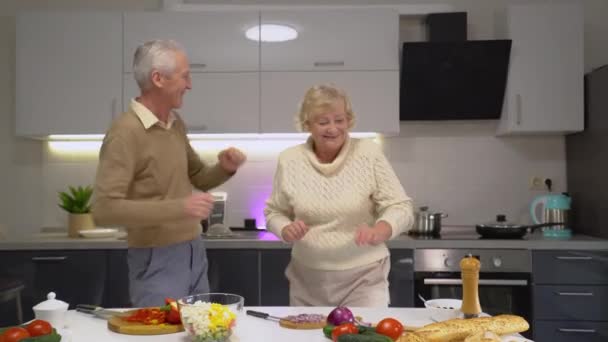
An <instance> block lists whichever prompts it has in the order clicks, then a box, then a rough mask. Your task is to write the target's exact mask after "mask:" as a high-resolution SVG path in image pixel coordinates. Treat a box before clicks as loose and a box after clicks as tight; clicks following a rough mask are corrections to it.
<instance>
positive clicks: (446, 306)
mask: <svg viewBox="0 0 608 342" xmlns="http://www.w3.org/2000/svg"><path fill="white" fill-rule="evenodd" d="M424 306H425V307H427V308H428V309H431V318H432V319H433V320H435V321H438V322H441V321H447V320H449V319H454V318H460V317H462V316H463V315H462V311H460V307H461V306H462V300H460V299H452V298H439V299H431V300H427V301H426V302H425V303H424Z"/></svg>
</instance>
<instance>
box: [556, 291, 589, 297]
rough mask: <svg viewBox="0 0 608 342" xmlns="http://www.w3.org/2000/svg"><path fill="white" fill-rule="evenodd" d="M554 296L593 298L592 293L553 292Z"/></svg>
mask: <svg viewBox="0 0 608 342" xmlns="http://www.w3.org/2000/svg"><path fill="white" fill-rule="evenodd" d="M555 294H556V295H558V296H567V297H593V292H555Z"/></svg>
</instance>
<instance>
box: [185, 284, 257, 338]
mask: <svg viewBox="0 0 608 342" xmlns="http://www.w3.org/2000/svg"><path fill="white" fill-rule="evenodd" d="M244 304H245V299H244V298H243V297H241V296H239V295H236V294H230V293H203V294H196V295H191V296H187V297H183V298H180V299H179V300H178V301H177V305H178V306H179V312H180V315H181V318H182V324H183V325H184V329H185V330H186V331H187V332H188V334H189V335H190V337H191V339H192V340H193V341H196V342H224V341H227V340H228V338H230V336H231V335H232V332H233V330H234V327H235V326H236V321H237V317H238V316H240V315H241V314H242V312H243V305H244Z"/></svg>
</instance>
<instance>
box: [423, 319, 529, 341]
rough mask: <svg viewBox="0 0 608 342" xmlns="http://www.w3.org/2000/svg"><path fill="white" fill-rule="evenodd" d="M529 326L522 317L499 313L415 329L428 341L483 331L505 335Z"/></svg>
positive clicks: (465, 335)
mask: <svg viewBox="0 0 608 342" xmlns="http://www.w3.org/2000/svg"><path fill="white" fill-rule="evenodd" d="M529 328H530V326H529V325H528V322H526V320H525V319H523V318H522V317H519V316H514V315H499V316H494V317H480V318H471V319H460V318H458V319H451V320H448V321H444V322H440V323H432V324H429V325H425V326H424V327H422V328H420V329H418V330H416V334H417V335H419V336H421V337H423V338H425V339H426V340H427V341H429V342H461V341H464V339H465V338H467V337H469V336H470V335H474V334H477V333H480V332H484V331H491V332H494V333H496V334H498V335H506V334H513V333H519V332H523V331H526V330H528V329H529Z"/></svg>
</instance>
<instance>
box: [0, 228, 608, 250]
mask: <svg viewBox="0 0 608 342" xmlns="http://www.w3.org/2000/svg"><path fill="white" fill-rule="evenodd" d="M444 231H445V232H444V234H443V235H442V237H441V238H417V237H413V236H409V235H400V236H398V237H397V238H395V239H394V240H391V241H389V242H388V246H389V248H401V249H422V248H481V249H483V248H491V249H496V248H501V249H530V250H555V249H557V250H559V249H564V250H566V249H568V250H577V249H578V250H608V240H606V239H600V238H595V237H590V236H586V235H576V234H575V235H573V236H572V238H569V239H555V238H545V237H543V235H542V233H540V232H537V233H534V234H528V235H526V237H525V238H524V239H516V240H511V239H502V240H491V239H481V238H479V236H478V235H476V234H475V233H474V232H473V231H472V230H470V229H469V230H467V229H454V230H444ZM235 232H236V235H235V236H233V237H229V238H205V245H206V247H207V248H208V249H289V248H291V245H289V244H285V243H283V242H281V241H280V240H279V239H277V237H276V236H274V235H273V234H272V233H270V232H266V231H258V232H256V231H235ZM126 248H127V242H126V240H125V238H124V233H122V236H121V235H119V236H118V237H117V238H98V239H90V238H68V237H67V234H66V233H40V234H34V235H31V236H28V237H17V238H11V237H9V238H7V239H4V240H0V251H2V250H5V251H10V250H66V249H67V250H70V249H74V250H78V249H126Z"/></svg>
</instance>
